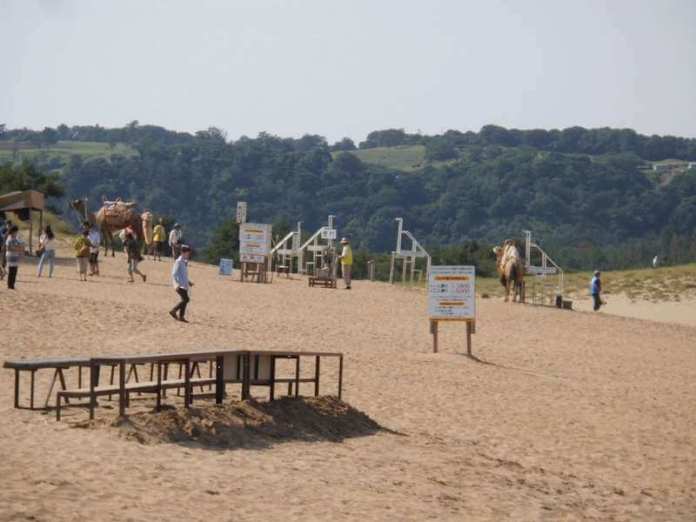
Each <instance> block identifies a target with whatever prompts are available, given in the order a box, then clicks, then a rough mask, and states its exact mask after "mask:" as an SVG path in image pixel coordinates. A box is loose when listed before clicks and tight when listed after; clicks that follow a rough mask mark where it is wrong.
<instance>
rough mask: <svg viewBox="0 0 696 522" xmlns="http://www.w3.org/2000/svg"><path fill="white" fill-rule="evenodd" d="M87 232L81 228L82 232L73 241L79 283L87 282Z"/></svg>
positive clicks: (89, 244) (88, 243) (88, 244)
mask: <svg viewBox="0 0 696 522" xmlns="http://www.w3.org/2000/svg"><path fill="white" fill-rule="evenodd" d="M90 246H91V243H90V242H89V230H88V229H85V228H83V229H82V232H81V233H80V235H79V236H77V238H76V239H75V242H74V243H73V249H74V250H75V259H76V260H77V272H78V274H79V275H80V281H87V264H88V262H89V248H90Z"/></svg>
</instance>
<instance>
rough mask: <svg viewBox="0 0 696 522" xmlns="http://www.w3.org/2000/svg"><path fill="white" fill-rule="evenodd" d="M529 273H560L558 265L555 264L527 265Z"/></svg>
mask: <svg viewBox="0 0 696 522" xmlns="http://www.w3.org/2000/svg"><path fill="white" fill-rule="evenodd" d="M526 270H527V273H528V274H532V275H554V274H557V273H558V270H557V269H556V267H553V266H547V267H543V266H527V267H526Z"/></svg>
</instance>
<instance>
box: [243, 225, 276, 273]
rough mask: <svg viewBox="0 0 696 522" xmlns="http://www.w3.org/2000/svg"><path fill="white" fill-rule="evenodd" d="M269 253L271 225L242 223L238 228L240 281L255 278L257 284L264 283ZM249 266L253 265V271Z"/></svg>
mask: <svg viewBox="0 0 696 522" xmlns="http://www.w3.org/2000/svg"><path fill="white" fill-rule="evenodd" d="M270 251H271V225H268V224H263V223H243V224H241V225H240V226H239V261H240V262H241V264H242V276H241V280H242V281H244V279H245V278H246V276H251V275H253V276H256V277H257V281H258V282H265V281H266V272H267V259H268V255H269V254H270ZM249 265H255V266H254V268H255V270H254V271H251V270H249Z"/></svg>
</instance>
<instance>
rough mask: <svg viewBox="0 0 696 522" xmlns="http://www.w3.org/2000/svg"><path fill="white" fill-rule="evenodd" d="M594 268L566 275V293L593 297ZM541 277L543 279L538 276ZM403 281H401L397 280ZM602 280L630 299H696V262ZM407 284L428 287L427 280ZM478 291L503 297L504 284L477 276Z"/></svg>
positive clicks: (528, 280)
mask: <svg viewBox="0 0 696 522" xmlns="http://www.w3.org/2000/svg"><path fill="white" fill-rule="evenodd" d="M590 279H592V272H572V273H567V274H565V276H564V286H565V296H566V297H568V298H570V299H579V298H585V297H589V286H590ZM538 281H539V280H538ZM557 282H558V278H557V277H548V284H549V292H553V291H554V288H555V286H556V285H557ZM526 283H527V296H528V299H529V300H530V301H531V292H532V285H533V284H534V279H533V277H531V276H527V278H526ZM397 284H400V283H397ZM602 284H603V286H604V292H605V293H606V294H607V295H612V294H613V295H618V294H625V295H626V296H628V297H629V298H630V299H635V300H637V299H640V300H646V301H652V302H654V303H659V302H665V301H682V300H696V263H691V264H688V265H679V266H665V267H660V268H656V269H652V268H643V269H638V270H617V271H613V272H604V273H603V274H602ZM405 286H413V287H414V288H423V289H424V288H425V283H424V282H421V283H420V284H417V283H414V284H413V285H409V284H408V283H406V284H405ZM476 291H477V293H478V294H479V295H483V294H486V295H488V296H489V297H496V298H497V297H502V296H503V287H502V286H501V284H500V281H499V280H498V279H497V278H495V277H477V278H476Z"/></svg>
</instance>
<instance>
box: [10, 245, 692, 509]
mask: <svg viewBox="0 0 696 522" xmlns="http://www.w3.org/2000/svg"><path fill="white" fill-rule="evenodd" d="M169 267H170V264H169V263H168V262H163V263H153V262H146V263H143V265H142V269H143V270H144V271H145V272H146V273H147V274H148V283H147V284H142V283H136V284H133V285H128V284H126V283H125V262H124V260H123V258H122V257H117V258H116V259H115V260H112V259H108V260H106V262H105V263H103V267H102V271H103V273H104V275H103V276H102V277H101V278H100V279H99V280H98V281H95V282H89V283H80V282H78V281H77V275H76V274H75V273H74V269H73V268H72V264H70V265H69V266H60V267H58V269H57V273H56V277H55V278H53V279H52V280H46V279H41V280H38V279H36V278H35V277H34V275H33V270H32V269H31V268H30V267H28V266H23V267H22V268H21V269H20V276H19V283H18V288H19V290H18V291H17V292H15V293H10V292H8V291H7V290H6V289H4V288H2V289H1V290H0V294H1V298H0V312H1V313H2V317H3V318H4V332H3V339H4V342H3V343H2V346H1V347H0V358H1V359H5V358H10V357H12V358H16V357H20V356H26V357H33V356H49V355H65V354H107V353H121V352H132V353H147V352H154V351H164V350H168V349H169V350H188V349H200V350H203V349H205V348H209V347H212V346H216V347H222V346H224V347H240V348H245V347H249V346H253V347H258V348H268V349H281V348H287V349H298V350H327V351H328V350H336V349H340V350H342V351H344V352H345V353H346V373H345V388H344V392H345V396H344V398H345V399H346V400H347V401H348V402H350V403H351V404H352V405H353V406H355V407H356V408H359V409H360V410H362V411H364V412H365V413H367V414H368V415H370V416H371V417H372V418H373V419H375V420H376V421H377V422H378V423H380V424H381V425H382V426H384V427H386V428H388V429H390V430H394V431H395V432H398V433H397V434H392V433H387V432H384V433H381V434H378V435H372V436H366V437H358V438H353V439H349V440H346V441H344V442H342V443H331V442H313V443H307V442H296V441H293V442H283V441H279V442H278V443H277V444H275V445H272V446H270V447H267V448H263V449H238V450H227V451H220V450H212V449H205V448H199V447H195V446H193V445H188V446H187V445H184V444H161V445H152V446H146V445H141V444H138V443H136V442H133V441H129V440H126V439H124V438H122V437H120V436H119V435H118V433H117V432H116V431H115V430H113V429H96V430H95V429H78V428H75V427H73V426H74V425H75V422H76V421H78V420H82V419H84V418H86V415H85V413H84V411H82V410H77V409H74V410H70V412H69V414H68V416H67V417H66V420H65V422H61V423H56V422H55V421H54V420H53V416H52V415H50V414H41V413H37V412H29V411H25V410H15V409H13V408H12V373H11V372H9V371H7V370H5V371H3V372H0V390H1V391H2V392H1V395H0V414H1V415H2V418H3V422H2V423H0V437H2V440H3V445H2V447H1V449H0V462H1V463H2V464H1V466H2V467H1V468H0V519H1V520H15V519H17V520H24V519H29V518H30V517H33V518H32V519H33V520H75V519H78V518H86V517H88V516H89V517H91V518H92V519H94V520H128V519H130V520H142V519H145V518H147V519H149V520H165V519H166V520H170V519H171V518H172V517H176V518H182V517H184V516H185V517H189V518H191V519H192V520H231V519H234V520H251V519H252V518H256V519H258V517H260V516H263V517H283V518H285V519H289V520H300V519H302V520H307V519H317V520H327V519H335V520H341V519H345V520H349V519H351V520H353V519H358V518H360V519H368V520H383V519H400V520H421V519H424V518H427V519H439V520H462V519H467V520H472V519H487V520H499V519H510V520H538V519H549V520H558V519H568V520H574V519H584V518H595V519H617V520H634V519H639V518H642V519H646V520H693V518H694V513H696V452H694V449H695V448H696V409H695V408H694V400H695V399H696V328H691V327H688V326H678V325H670V324H659V323H654V322H645V321H640V320H636V319H626V318H621V317H612V316H609V315H607V314H601V315H593V314H589V313H582V312H564V311H559V310H555V309H546V308H533V307H526V306H519V305H506V304H504V303H501V302H500V301H497V300H488V299H484V300H481V301H480V303H479V316H480V317H479V323H478V328H477V329H478V332H477V334H476V335H475V336H474V352H475V354H476V356H477V358H478V360H472V359H469V358H467V357H465V356H463V355H460V354H458V353H455V350H456V349H457V348H458V349H459V350H460V351H461V349H462V346H463V335H462V330H463V328H461V327H457V326H456V325H450V326H448V327H446V328H443V329H442V335H441V347H442V348H441V349H442V350H443V353H441V354H438V355H434V354H431V353H429V350H430V346H431V344H430V343H431V340H430V337H429V334H428V327H427V326H428V325H427V320H426V317H425V296H424V295H423V294H422V293H420V292H418V291H413V290H403V289H398V288H393V287H389V286H387V285H384V284H374V283H367V282H357V283H356V284H355V287H354V290H352V291H351V292H345V291H343V290H338V291H333V290H325V289H310V288H308V287H307V285H306V282H304V281H300V280H294V281H287V280H284V279H276V280H275V281H274V282H273V284H272V285H256V284H245V285H242V284H240V283H238V282H236V281H230V280H222V279H219V278H218V277H217V276H216V271H215V269H214V268H213V267H207V266H203V265H195V266H194V267H193V269H192V273H191V277H192V279H193V280H194V281H196V283H197V285H196V287H195V289H194V293H193V300H192V303H191V311H190V319H191V321H192V323H191V324H189V325H182V324H178V323H175V322H174V321H173V320H172V319H171V318H169V317H168V316H167V314H166V310H167V309H168V308H169V307H170V306H172V305H173V304H174V303H175V302H176V299H175V295H174V292H173V290H172V289H171V288H170V287H169V285H168V269H169ZM326 371H327V379H326V380H325V381H324V386H326V388H325V390H326V391H329V388H328V387H329V386H330V383H331V382H333V380H332V376H335V368H326ZM47 379H48V374H44V375H43V376H42V381H41V386H42V387H43V388H41V389H40V390H39V395H40V392H41V391H42V390H43V389H45V387H46V385H47V382H46V381H47ZM97 414H98V416H100V417H103V416H107V417H108V416H111V415H113V410H109V409H105V408H102V409H99V410H98V413H97Z"/></svg>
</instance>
